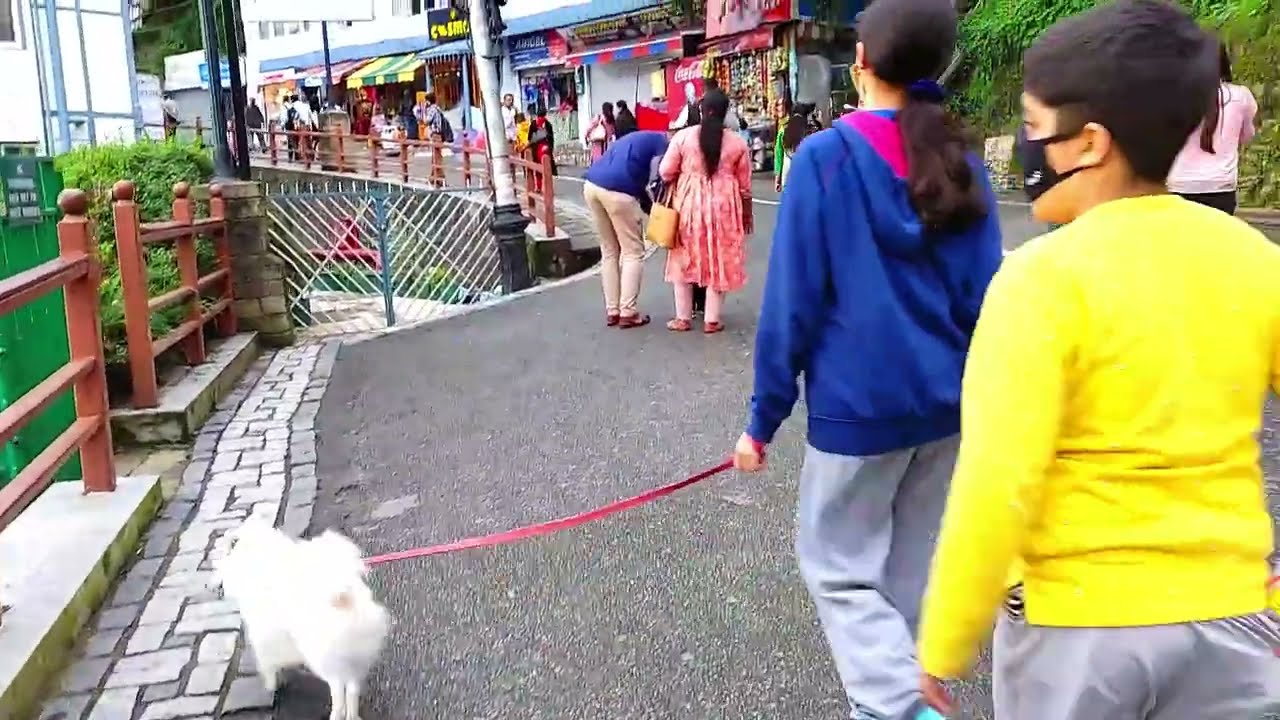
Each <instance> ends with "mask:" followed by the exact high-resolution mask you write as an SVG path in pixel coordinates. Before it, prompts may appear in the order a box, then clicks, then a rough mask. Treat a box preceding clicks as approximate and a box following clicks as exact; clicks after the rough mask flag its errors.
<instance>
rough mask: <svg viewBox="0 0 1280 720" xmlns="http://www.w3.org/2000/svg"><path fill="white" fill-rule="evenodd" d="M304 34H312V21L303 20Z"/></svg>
mask: <svg viewBox="0 0 1280 720" xmlns="http://www.w3.org/2000/svg"><path fill="white" fill-rule="evenodd" d="M302 32H304V33H305V32H311V21H310V20H303V21H302Z"/></svg>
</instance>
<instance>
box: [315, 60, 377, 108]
mask: <svg viewBox="0 0 1280 720" xmlns="http://www.w3.org/2000/svg"><path fill="white" fill-rule="evenodd" d="M367 62H369V59H368V58H361V59H359V60H344V61H342V62H335V63H330V71H331V72H332V78H331V79H332V82H333V87H335V88H342V87H344V86H345V84H346V79H347V76H348V75H350V74H351V73H352V72H353V71H355V70H357V69H359V68H360V66H362V65H364V64H365V63H367ZM298 80H299V82H301V83H302V92H303V93H304V94H305V95H306V96H307V100H308V101H309V102H311V103H312V104H313V105H319V106H323V105H324V104H325V102H326V101H329V100H333V101H335V102H341V98H338V97H335V96H334V93H332V92H325V81H326V71H325V67H324V65H317V66H315V67H310V68H307V69H306V70H303V71H302V72H300V73H298Z"/></svg>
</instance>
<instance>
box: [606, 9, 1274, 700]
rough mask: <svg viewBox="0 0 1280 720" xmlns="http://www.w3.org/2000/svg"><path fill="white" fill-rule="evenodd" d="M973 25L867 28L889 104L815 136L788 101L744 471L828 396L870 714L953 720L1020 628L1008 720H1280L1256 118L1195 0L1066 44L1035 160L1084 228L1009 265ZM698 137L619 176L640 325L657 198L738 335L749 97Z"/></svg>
mask: <svg viewBox="0 0 1280 720" xmlns="http://www.w3.org/2000/svg"><path fill="white" fill-rule="evenodd" d="M956 22H957V18H956V12H955V10H954V8H953V5H952V3H951V2H950V1H949V0H895V2H892V3H890V2H878V3H872V4H869V6H868V8H867V9H866V10H865V11H864V12H863V13H862V14H861V15H860V18H859V21H858V36H859V38H861V40H860V41H859V42H858V44H857V48H856V63H855V68H854V71H853V75H854V81H855V84H856V85H857V90H858V96H859V107H858V109H857V110H856V111H855V112H852V113H849V114H847V115H845V116H843V117H841V118H840V119H839V120H837V121H836V122H835V123H834V125H833V127H831V128H829V129H826V130H821V131H817V132H815V131H814V130H815V129H814V128H810V127H808V123H807V120H806V117H807V114H806V113H805V110H804V109H803V108H800V109H797V112H796V113H793V112H791V109H790V108H786V109H785V110H786V113H787V116H788V117H789V118H790V119H789V120H788V121H787V123H786V124H785V125H784V126H783V127H782V129H781V131H780V133H779V138H778V150H779V152H778V159H777V163H776V165H775V184H776V185H777V186H778V188H779V189H781V190H782V200H781V205H780V208H779V212H778V217H777V223H776V229H775V231H774V234H773V238H772V245H771V248H770V255H769V263H768V272H767V277H766V278H765V285H764V296H763V302H762V305H761V309H760V315H759V324H758V329H757V334H756V344H755V351H754V355H753V362H754V387H753V394H752V398H751V402H750V411H749V419H748V422H747V427H746V430H745V432H744V433H743V434H742V436H741V438H740V439H739V440H738V442H737V444H736V446H735V448H734V453H733V455H734V462H735V465H736V467H737V468H738V469H740V470H742V471H745V472H754V471H759V470H761V469H763V468H764V466H765V457H766V448H767V446H768V445H769V444H770V443H772V442H773V441H774V439H775V435H776V433H777V432H778V430H779V428H780V426H781V425H782V423H783V422H784V421H785V420H786V419H787V418H788V417H789V416H790V415H791V413H792V411H793V409H794V406H795V404H796V402H797V400H798V399H799V393H800V385H799V379H800V378H801V377H803V379H804V392H805V405H806V408H807V412H808V422H807V425H806V431H807V448H806V452H805V457H804V463H803V466H802V469H801V473H800V488H799V511H798V537H797V542H796V549H797V555H798V560H799V565H800V570H801V574H802V575H803V577H804V580H805V583H806V585H807V586H808V589H809V591H810V593H811V595H812V598H813V601H814V604H815V606H816V608H817V612H818V616H819V619H820V620H821V624H822V627H823V629H824V631H825V633H826V637H827V639H828V641H829V644H830V647H831V651H832V654H833V656H834V659H835V665H836V669H837V671H838V674H839V676H840V679H841V681H842V683H843V685H844V690H845V693H846V695H847V697H848V700H849V703H850V706H851V710H852V714H853V715H852V716H853V717H854V718H857V719H859V720H925V719H927V718H937V717H941V716H945V715H946V714H949V713H951V712H953V707H952V701H951V699H950V697H949V695H948V693H947V690H946V688H945V684H944V683H945V682H946V681H948V680H951V679H954V678H958V677H961V676H963V675H964V674H966V673H968V672H969V671H970V670H971V669H972V667H973V665H974V663H975V660H976V658H977V655H978V651H979V649H980V646H981V645H982V643H983V642H984V641H985V639H986V638H987V637H988V635H989V633H990V632H991V629H992V627H993V625H994V627H995V633H994V641H993V657H994V662H993V675H994V697H995V713H996V718H997V720H1045V719H1047V720H1192V719H1195V720H1251V719H1253V718H1262V717H1269V716H1270V715H1268V714H1267V713H1278V712H1280V658H1277V652H1280V616H1278V615H1277V614H1276V610H1275V608H1274V602H1275V598H1274V597H1272V598H1269V595H1268V593H1269V585H1271V584H1273V583H1274V582H1275V581H1274V580H1273V579H1272V575H1273V573H1275V572H1276V570H1275V569H1274V568H1273V567H1272V563H1273V562H1274V558H1273V552H1274V550H1275V548H1274V547H1273V535H1272V533H1273V530H1272V519H1271V517H1270V515H1269V513H1268V510H1267V506H1266V498H1265V489H1264V487H1263V478H1262V471H1261V468H1260V466H1259V444H1258V433H1259V425H1260V422H1261V417H1262V410H1263V404H1264V402H1265V400H1266V397H1267V394H1268V392H1270V391H1272V390H1274V391H1280V247H1278V246H1276V245H1275V244H1273V243H1271V242H1269V241H1268V240H1267V239H1266V238H1265V237H1264V236H1262V234H1261V233H1259V232H1258V231H1257V230H1255V229H1253V228H1251V227H1250V226H1249V225H1248V224H1246V223H1244V222H1242V221H1241V220H1239V219H1237V218H1234V217H1232V213H1233V212H1234V210H1235V205H1236V196H1235V195H1236V186H1237V182H1238V156H1239V149H1240V147H1241V146H1242V145H1243V144H1244V143H1246V142H1248V140H1249V139H1250V137H1251V136H1252V134H1253V132H1254V128H1255V125H1256V119H1255V116H1256V113H1257V103H1256V101H1255V100H1254V98H1253V97H1252V95H1251V94H1250V93H1249V91H1248V90H1247V89H1246V88H1244V87H1243V86H1240V85H1236V84H1234V83H1232V81H1231V70H1230V62H1229V58H1228V53H1227V51H1226V49H1225V46H1224V45H1223V44H1222V43H1221V42H1220V41H1219V40H1218V39H1217V38H1215V37H1213V36H1212V35H1211V34H1210V33H1209V32H1207V31H1205V30H1204V29H1202V28H1200V27H1199V26H1197V25H1196V23H1195V22H1194V21H1193V20H1192V19H1191V17H1190V16H1189V15H1188V14H1187V13H1186V12H1185V11H1184V10H1182V9H1181V8H1179V7H1178V6H1177V5H1175V4H1173V3H1172V2H1169V1H1168V0H1115V1H1114V2H1110V3H1107V4H1104V5H1100V6H1097V7H1095V8H1093V9H1091V10H1088V11H1085V12H1082V13H1080V14H1078V15H1075V16H1073V17H1071V18H1069V19H1066V20H1063V21H1061V22H1059V23H1057V24H1056V25H1054V26H1053V27H1052V28H1050V29H1049V30H1048V31H1046V32H1045V33H1044V34H1043V35H1042V36H1041V37H1039V38H1038V39H1037V40H1036V41H1035V42H1034V43H1033V44H1032V45H1031V47H1030V48H1029V49H1028V50H1027V51H1026V53H1025V57H1024V92H1023V95H1022V109H1023V124H1022V129H1021V131H1020V133H1019V141H1018V146H1017V152H1018V158H1019V161H1020V164H1021V167H1022V169H1023V172H1024V174H1025V186H1026V193H1027V196H1028V198H1029V199H1030V200H1031V203H1032V212H1033V214H1034V216H1035V217H1036V218H1037V219H1038V220H1039V221H1041V222H1044V223H1047V224H1050V225H1051V226H1053V227H1054V228H1056V229H1054V230H1052V231H1051V232H1049V233H1047V234H1045V235H1043V236H1042V237H1040V238H1038V239H1036V240H1033V241H1031V242H1030V243H1028V244H1027V245H1026V246H1024V247H1022V248H1020V249H1019V250H1018V251H1017V252H1015V253H1013V254H1011V255H1009V256H1008V257H1007V258H1006V257H1004V253H1003V251H1002V245H1001V231H1000V224H999V219H998V213H997V209H996V204H995V203H996V201H995V195H994V193H993V191H992V188H991V186H990V183H989V180H988V177H987V173H986V170H985V168H984V166H983V163H982V161H981V160H980V159H979V158H978V157H976V156H975V155H974V154H973V153H972V152H971V151H970V150H969V147H968V145H967V143H966V139H965V137H964V135H963V134H962V131H961V129H960V126H959V124H958V123H957V122H956V121H955V120H954V119H953V118H952V117H950V116H949V115H948V113H947V110H946V108H945V105H944V99H945V98H944V91H943V89H942V88H941V87H939V85H938V84H937V82H936V80H935V78H936V77H937V74H938V73H939V72H940V71H941V68H942V67H943V66H944V65H945V64H946V63H947V61H948V60H949V59H950V58H951V55H952V51H953V49H954V45H955V42H956V34H957V30H956ZM611 111H612V108H606V111H604V112H602V113H601V118H599V120H600V121H601V123H602V124H603V125H605V126H606V127H607V126H608V124H609V123H610V122H612V123H613V125H614V127H616V124H617V116H616V115H613V114H612V113H611ZM690 114H691V115H695V114H696V115H697V116H698V120H697V122H696V123H694V124H692V125H690V126H689V127H685V128H683V129H680V130H678V131H676V132H675V133H674V135H672V136H671V137H668V136H667V134H666V133H660V132H649V131H641V132H630V133H627V134H625V135H624V136H623V137H620V138H617V137H615V138H614V139H612V140H611V141H609V142H606V145H605V147H602V148H601V149H600V152H599V153H598V154H597V159H596V161H595V162H594V163H593V164H592V165H591V167H590V168H589V170H588V171H587V174H586V177H585V181H586V185H585V195H586V200H587V204H588V205H589V206H590V208H591V211H592V214H593V217H594V220H595V223H596V226H597V229H598V230H599V233H600V236H601V245H602V249H603V253H602V254H603V256H604V268H603V273H602V282H603V289H604V302H605V316H606V323H607V324H608V325H610V326H616V327H620V328H634V327H640V326H643V325H646V324H648V322H649V317H648V316H647V315H645V314H644V313H643V312H641V310H640V309H639V307H638V300H637V298H638V297H639V294H640V285H641V276H642V267H643V262H644V252H645V246H644V240H643V237H642V234H641V226H642V222H643V215H644V214H645V213H646V212H649V209H650V208H651V207H652V206H653V204H654V203H655V202H663V203H667V204H669V206H670V207H671V208H672V209H673V210H675V212H676V213H677V214H678V217H679V222H678V242H677V243H676V244H675V246H674V247H673V248H671V249H670V250H669V251H668V252H667V257H666V263H665V269H664V276H665V279H666V280H667V282H669V283H670V284H671V285H672V288H673V296H674V305H675V312H674V318H673V319H672V320H671V321H670V322H668V323H667V327H668V328H669V329H670V330H673V331H680V332H683V331H687V330H690V329H691V328H692V321H693V297H692V295H693V288H694V287H695V286H697V285H700V286H703V287H705V288H706V293H707V296H706V310H705V320H704V324H703V328H704V332H707V333H716V332H719V331H720V330H722V329H723V318H722V316H721V314H720V309H721V305H722V302H723V298H724V295H725V294H726V293H729V292H734V291H737V290H739V289H741V288H742V287H743V284H744V283H745V282H746V281H747V278H746V262H745V260H746V250H747V244H746V238H747V236H749V235H750V233H751V232H752V229H753V225H754V223H753V217H752V212H751V204H752V192H751V183H750V180H751V176H750V166H749V163H748V162H747V160H746V147H745V144H744V143H743V142H742V140H741V138H740V137H738V135H737V134H736V133H735V132H734V131H733V129H732V128H731V127H728V126H726V116H727V115H728V114H729V100H728V98H727V97H726V96H725V94H724V93H723V92H722V91H720V90H719V89H718V88H712V89H710V90H708V91H707V92H706V94H705V96H704V97H703V98H702V99H701V101H700V102H699V104H698V108H697V112H696V113H690ZM605 137H608V136H607V135H606V136H605ZM588 139H589V140H591V136H590V135H589V137H588ZM593 142H594V140H593ZM651 178H652V179H654V180H656V185H657V190H656V192H655V191H654V189H652V187H651V182H650V180H651Z"/></svg>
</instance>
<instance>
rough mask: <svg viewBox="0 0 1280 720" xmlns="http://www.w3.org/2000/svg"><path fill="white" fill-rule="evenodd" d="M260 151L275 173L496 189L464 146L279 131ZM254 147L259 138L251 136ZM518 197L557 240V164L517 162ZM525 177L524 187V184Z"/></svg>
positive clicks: (481, 160) (480, 159)
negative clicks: (285, 169)
mask: <svg viewBox="0 0 1280 720" xmlns="http://www.w3.org/2000/svg"><path fill="white" fill-rule="evenodd" d="M257 139H258V140H260V141H261V140H265V143H262V142H259V147H260V148H261V146H262V145H263V144H265V146H266V147H265V149H261V150H259V154H260V155H264V156H265V157H266V160H267V162H268V163H269V164H270V165H272V166H273V167H279V166H293V167H301V168H302V169H303V170H312V169H317V170H320V169H323V170H327V171H331V172H338V173H344V174H353V175H356V176H359V177H365V178H368V179H371V180H391V181H398V182H400V183H402V184H405V185H409V184H419V185H426V186H428V187H434V188H472V187H489V188H492V186H493V182H492V172H491V170H490V167H489V158H488V153H487V152H486V151H485V149H484V148H481V147H479V146H477V145H473V144H470V143H468V142H466V141H465V140H463V141H462V142H458V143H446V142H441V141H439V140H409V139H407V138H405V137H404V136H403V134H401V135H400V136H398V137H396V138H394V139H385V140H384V139H381V138H376V137H373V136H369V135H352V134H345V133H337V132H333V133H326V132H319V131H306V130H302V131H296V132H295V131H286V130H277V129H275V128H274V127H272V128H270V129H268V130H265V131H263V132H262V136H261V137H259V138H257ZM249 140H250V146H251V147H252V146H253V145H254V141H255V138H254V137H253V135H252V133H251V134H250V139H249ZM511 167H512V170H513V172H514V178H515V185H516V195H517V199H518V200H519V202H520V206H521V207H522V208H523V209H524V211H525V214H526V215H528V216H529V217H530V218H532V219H534V220H537V221H539V222H541V223H542V224H543V225H544V226H545V227H546V229H547V234H548V235H554V234H555V227H556V219H555V182H554V179H553V176H552V173H551V158H550V157H546V158H544V159H543V160H542V161H540V162H539V161H534V160H530V159H528V158H524V157H521V158H511ZM522 177H523V182H522V180H521V178H522Z"/></svg>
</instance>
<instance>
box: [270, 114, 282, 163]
mask: <svg viewBox="0 0 1280 720" xmlns="http://www.w3.org/2000/svg"><path fill="white" fill-rule="evenodd" d="M278 141H279V138H277V137H276V126H275V123H267V142H268V143H270V145H271V166H272V167H275V166H276V165H279V164H280V153H279V151H278V150H277V149H276V143H277V142H278Z"/></svg>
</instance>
